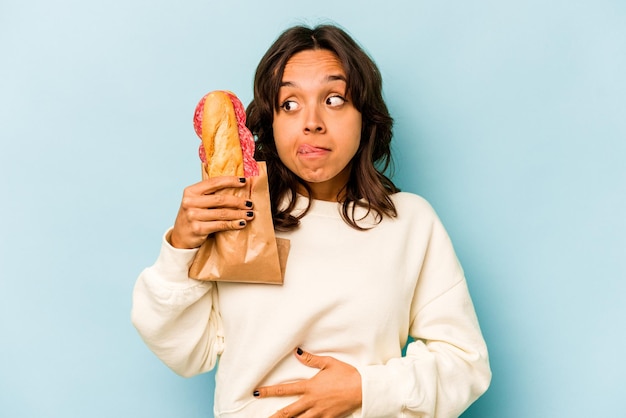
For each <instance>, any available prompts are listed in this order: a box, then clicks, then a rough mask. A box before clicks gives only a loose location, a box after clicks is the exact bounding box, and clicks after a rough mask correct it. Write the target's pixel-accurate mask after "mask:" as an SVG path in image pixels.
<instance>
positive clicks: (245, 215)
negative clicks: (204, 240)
mask: <svg viewBox="0 0 626 418" xmlns="http://www.w3.org/2000/svg"><path fill="white" fill-rule="evenodd" d="M187 218H188V219H189V220H190V221H191V222H213V221H241V220H245V221H250V220H252V219H253V218H254V211H252V210H240V209H227V208H219V209H204V208H194V209H189V210H188V211H187Z"/></svg>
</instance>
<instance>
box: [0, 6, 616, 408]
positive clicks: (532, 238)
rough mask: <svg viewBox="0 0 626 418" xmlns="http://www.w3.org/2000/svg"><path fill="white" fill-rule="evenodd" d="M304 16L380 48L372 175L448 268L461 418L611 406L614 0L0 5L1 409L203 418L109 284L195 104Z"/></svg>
mask: <svg viewBox="0 0 626 418" xmlns="http://www.w3.org/2000/svg"><path fill="white" fill-rule="evenodd" d="M326 21H332V22H336V23H338V24H340V25H342V26H344V27H345V28H347V30H348V31H349V32H350V33H351V34H352V35H353V36H354V37H355V38H356V39H357V40H358V41H359V42H360V43H361V44H362V45H364V46H365V48H366V50H367V51H369V53H370V54H371V55H372V56H373V57H374V58H375V60H376V61H377V63H378V64H379V66H380V68H381V71H382V73H383V76H384V79H385V97H386V100H387V102H388V104H389V106H390V109H391V111H392V113H393V116H394V117H395V119H396V129H395V145H394V154H395V157H396V167H397V170H396V175H395V180H396V181H397V183H398V184H399V185H400V186H401V187H402V188H403V189H405V190H407V191H412V192H416V193H419V194H422V195H423V196H425V197H426V198H427V199H428V200H429V201H430V202H431V203H432V204H433V206H434V207H435V208H436V210H437V211H438V213H439V214H440V216H441V218H442V219H443V221H444V224H445V225H446V226H447V228H448V230H449V233H450V235H451V236H452V239H453V241H454V243H455V246H456V249H457V251H458V255H459V258H460V259H461V262H462V263H463V265H464V267H465V270H466V274H467V277H468V282H469V285H470V290H471V292H472V295H473V297H474V301H475V304H476V309H477V312H478V315H479V318H480V321H481V325H482V328H483V332H484V335H485V338H486V339H487V342H488V345H489V348H490V354H491V361H492V367H493V372H494V377H493V382H492V386H491V388H490V389H489V391H488V392H487V394H486V395H485V396H484V397H483V398H481V399H480V400H479V401H478V402H477V403H475V404H474V405H473V406H472V407H471V408H470V409H469V411H468V412H467V413H466V414H465V415H464V416H465V417H528V416H541V417H586V416H594V417H616V416H624V412H623V411H624V408H623V396H624V394H625V393H626V384H625V383H624V375H625V374H626V361H625V360H624V358H623V353H624V350H625V349H626V338H625V337H624V331H625V326H624V318H626V307H625V306H626V303H625V302H624V294H625V291H626V280H625V279H626V261H625V260H626V217H625V213H626V165H625V164H624V159H625V158H626V116H625V115H626V99H625V97H626V2H624V1H618V0H614V1H610V0H580V1H577V0H568V1H565V0H561V1H559V0H555V1H550V2H546V1H539V0H529V1H523V2H522V1H516V2H512V1H486V0H482V1H474V2H465V1H439V2H427V1H421V0H418V1H393V0H387V1H384V2H373V1H362V0H359V1H357V0H350V1H343V2H339V1H336V0H320V1H317V2H315V3H312V4H305V2H280V1H264V2H253V1H250V2H243V1H228V2H226V1H220V2H212V1H200V0H195V1H186V2H172V1H164V0H152V1H148V0H109V1H107V2H95V1H84V0H52V1H50V0H48V1H44V0H35V1H28V0H24V1H22V0H19V1H18V0H2V2H1V3H0V60H1V61H0V63H1V64H0V140H1V142H0V143H1V152H0V170H1V180H0V182H1V183H0V187H1V189H0V193H1V196H2V204H1V205H0V225H1V230H0V231H1V237H2V238H1V242H0V245H1V247H0V341H1V342H0V414H1V415H2V416H3V417H63V418H70V417H114V416H115V417H138V416H142V417H183V416H184V417H208V416H211V415H212V413H211V411H212V390H213V375H212V374H207V375H203V376H199V377H196V378H192V379H183V378H180V377H178V376H176V375H174V374H173V373H172V372H170V371H169V370H168V369H167V368H166V367H165V366H163V365H162V364H161V363H160V362H159V361H158V360H157V359H156V358H155V357H154V356H153V355H152V354H151V353H150V352H149V351H148V350H147V348H146V347H145V346H144V345H143V343H142V342H141V340H140V338H139V337H138V335H137V334H136V332H135V330H134V329H133V328H132V326H131V324H130V320H129V311H130V303H131V299H130V297H131V291H132V287H133V284H134V281H135V278H136V276H137V275H138V274H139V272H140V271H141V269H143V268H144V267H145V266H147V265H149V264H151V263H152V262H153V261H154V259H155V257H156V256H157V253H158V249H159V244H160V239H161V236H162V233H163V232H164V230H165V229H166V228H167V227H168V226H169V225H170V224H171V223H172V221H173V219H174V216H175V214H176V210H177V208H178V204H179V200H180V197H181V193H182V189H183V187H185V186H186V185H188V184H191V183H194V182H196V181H197V180H198V179H199V176H200V173H199V167H198V160H197V156H196V148H197V145H198V140H197V138H196V136H195V134H194V132H193V128H192V123H191V120H192V115H193V110H194V107H195V105H196V103H197V101H198V100H199V99H200V97H202V95H204V93H206V92H208V91H210V90H214V89H231V90H233V91H235V92H236V93H237V94H238V95H239V96H240V97H241V99H242V101H243V102H244V103H248V102H249V100H250V99H251V85H252V76H253V71H254V69H255V67H256V64H257V62H258V60H259V59H260V58H261V56H262V54H263V52H264V51H265V50H266V48H267V47H268V46H269V45H270V44H271V42H272V41H273V40H274V39H275V37H276V36H277V35H278V33H279V32H280V31H282V30H283V29H285V28H286V27H288V26H290V25H292V24H295V23H302V22H304V23H320V22H326ZM250 349H251V350H254V347H250Z"/></svg>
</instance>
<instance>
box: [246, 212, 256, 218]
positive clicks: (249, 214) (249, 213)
mask: <svg viewBox="0 0 626 418" xmlns="http://www.w3.org/2000/svg"><path fill="white" fill-rule="evenodd" d="M246 216H247V217H248V218H252V217H253V216H254V212H246Z"/></svg>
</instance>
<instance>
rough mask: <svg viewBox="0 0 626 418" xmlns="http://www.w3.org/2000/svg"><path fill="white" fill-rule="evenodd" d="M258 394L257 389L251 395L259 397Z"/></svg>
mask: <svg viewBox="0 0 626 418" xmlns="http://www.w3.org/2000/svg"><path fill="white" fill-rule="evenodd" d="M259 395H260V393H259V391H258V390H255V391H254V393H253V394H252V396H255V397H257V398H258V397H259Z"/></svg>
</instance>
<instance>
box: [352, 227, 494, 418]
mask: <svg viewBox="0 0 626 418" xmlns="http://www.w3.org/2000/svg"><path fill="white" fill-rule="evenodd" d="M410 315H411V322H410V330H409V334H410V336H411V337H412V338H413V339H414V341H413V342H411V343H410V344H409V345H408V347H407V351H406V355H405V356H404V357H401V358H393V359H391V360H389V361H388V362H387V363H386V364H382V365H370V366H365V367H361V368H359V372H360V373H361V377H362V391H363V404H362V416H363V417H364V418H365V417H367V418H373V417H389V416H406V417H432V418H443V417H450V418H452V417H458V416H459V415H461V414H462V412H463V411H464V410H465V409H467V407H469V405H471V404H472V402H474V401H475V400H476V399H477V398H478V397H479V396H481V395H482V394H483V393H484V392H485V391H486V390H487V388H488V387H489V383H490V381H491V370H490V367H489V360H488V354H487V347H486V344H485V341H484V339H483V337H482V334H481V331H480V327H479V324H478V320H477V317H476V313H475V311H474V306H473V304H472V300H471V298H470V294H469V291H468V288H467V283H466V281H465V277H464V274H463V270H462V269H461V266H460V264H459V262H458V260H457V258H456V255H455V253H454V250H453V248H452V244H451V242H450V239H449V237H448V235H447V233H446V232H445V230H444V228H443V225H441V223H440V221H439V219H438V218H436V217H435V219H434V221H433V224H432V231H431V235H430V237H429V239H428V244H427V246H426V250H425V255H424V261H423V263H422V269H421V271H420V273H419V277H418V281H417V285H416V288H415V294H414V296H413V302H412V305H411V313H410Z"/></svg>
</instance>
